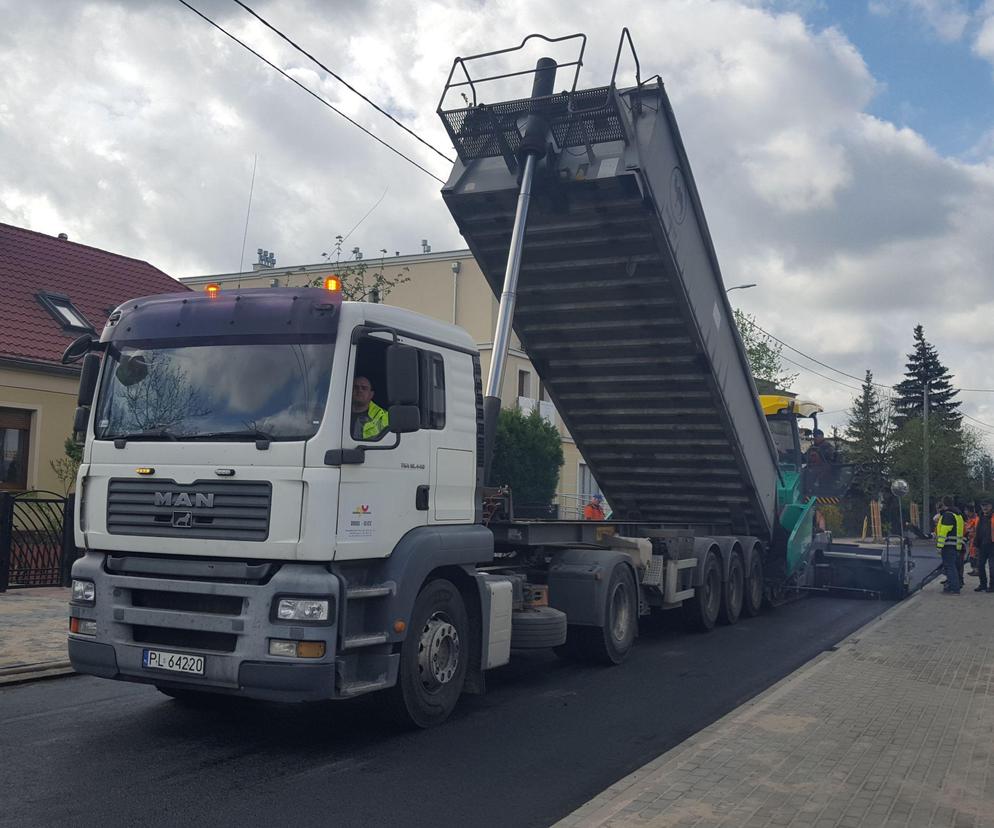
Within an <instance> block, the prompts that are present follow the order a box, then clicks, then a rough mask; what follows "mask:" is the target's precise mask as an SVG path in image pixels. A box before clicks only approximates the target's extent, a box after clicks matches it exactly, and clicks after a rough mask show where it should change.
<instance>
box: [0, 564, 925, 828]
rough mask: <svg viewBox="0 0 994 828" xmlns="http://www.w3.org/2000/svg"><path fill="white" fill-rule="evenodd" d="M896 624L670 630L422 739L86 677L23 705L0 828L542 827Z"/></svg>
mask: <svg viewBox="0 0 994 828" xmlns="http://www.w3.org/2000/svg"><path fill="white" fill-rule="evenodd" d="M931 561H934V559H931V560H930V561H928V562H929V563H930V562H931ZM925 563H926V561H923V564H925ZM929 568H930V566H927V565H920V566H919V568H918V570H917V573H916V574H917V575H918V577H919V578H920V577H921V576H923V575H924V574H925V572H926V570H928V569H929ZM888 606H890V604H889V603H888V602H884V601H874V600H865V599H863V600H861V599H852V598H848V599H847V598H834V597H822V596H818V597H809V598H806V599H803V600H799V601H796V602H793V603H791V604H788V605H786V606H783V607H780V608H779V609H776V610H773V611H768V612H766V613H765V614H764V615H762V616H760V617H759V618H754V619H749V620H745V621H742V622H740V623H739V624H738V625H736V626H733V627H719V628H718V629H716V630H715V631H714V632H712V633H710V634H705V635H702V634H694V633H688V632H684V631H683V630H682V629H681V627H680V625H679V624H678V623H675V615H676V614H675V613H673V614H667V616H664V619H663V621H661V622H659V623H656V624H654V625H653V626H652V628H651V629H649V630H647V631H644V632H643V634H642V636H641V638H640V639H639V641H638V642H637V644H636V646H635V648H634V650H633V651H632V653H631V655H630V657H629V659H628V661H627V662H626V663H625V664H624V665H622V666H621V667H614V668H604V667H592V666H578V665H574V664H567V663H563V662H560V661H558V660H557V659H556V657H555V656H554V655H552V654H551V653H547V652H537V653H532V654H529V655H525V656H518V657H516V658H515V659H513V660H512V663H511V664H510V665H508V666H506V667H503V668H500V669H498V670H496V671H492V672H491V673H488V684H489V688H488V693H487V694H486V695H485V696H482V697H481V696H464V697H463V700H462V703H461V704H460V706H459V708H458V709H457V711H456V713H455V714H454V716H453V717H452V719H450V721H449V722H447V723H446V724H445V725H443V726H442V727H439V728H436V729H434V730H431V731H421V732H414V733H411V732H399V731H397V730H396V728H395V727H393V726H392V725H390V724H388V723H387V722H384V721H382V720H381V718H380V715H379V711H378V707H377V700H376V698H375V696H374V697H369V698H365V699H358V700H356V701H354V702H347V703H327V704H309V705H292V706H291V705H287V706H281V705H275V704H264V703H255V702H240V701H234V702H230V703H228V704H227V705H225V706H222V707H220V708H218V709H215V710H209V711H198V710H190V709H187V708H184V707H182V706H181V705H180V704H178V703H177V702H174V701H171V700H169V699H167V698H166V697H164V696H162V695H160V694H159V693H158V692H157V691H156V690H155V689H154V688H151V687H146V686H142V685H133V684H124V683H117V682H109V681H104V680H100V679H96V678H92V677H82V676H76V677H70V678H62V679H57V680H51V681H43V682H38V683H35V684H28V685H22V686H15V687H10V688H8V689H5V690H0V756H2V757H3V763H2V772H0V803H2V804H0V824H3V825H16V826H30V825H54V824H60V825H94V824H102V825H106V826H116V825H194V826H198V825H205V826H206V825H210V826H215V825H243V826H244V825H260V824H275V825H294V824H296V825H317V824H323V825H330V826H354V825H390V826H433V828H435V827H436V826H466V825H473V826H547V825H549V824H551V823H552V822H555V821H556V820H557V819H558V818H560V817H562V816H564V815H566V814H567V813H569V812H570V811H572V810H573V809H575V808H576V807H578V806H580V805H581V804H583V803H584V802H586V801H587V800H589V799H590V798H592V797H593V796H595V795H596V794H597V793H599V792H600V791H601V790H603V789H604V788H605V787H607V786H608V785H610V784H612V783H613V782H615V781H616V780H618V779H619V778H621V777H623V776H625V775H626V774H628V773H630V772H631V771H633V770H635V769H636V768H638V767H640V766H641V765H643V764H645V763H646V762H648V761H649V760H651V759H653V758H655V757H656V756H658V755H659V754H661V753H663V752H664V751H666V750H668V749H669V748H671V747H673V746H674V745H677V744H679V743H680V742H681V741H682V740H684V739H686V738H687V737H688V736H690V735H691V734H693V733H695V732H696V731H698V730H700V729H701V728H703V727H705V726H706V725H708V724H709V723H711V722H712V721H714V720H715V719H717V718H719V717H720V716H722V715H723V714H725V713H727V712H729V711H730V710H732V709H734V708H735V707H737V706H738V705H740V704H741V703H743V702H744V701H746V700H747V699H749V698H750V697H752V696H754V695H755V694H757V693H759V692H761V691H762V690H764V689H765V688H767V687H769V686H770V685H771V684H773V683H774V682H776V681H777V680H778V679H780V678H781V677H783V676H785V675H787V674H789V673H790V672H792V671H793V670H794V669H796V668H797V667H799V666H800V665H802V664H803V663H804V662H806V661H808V660H809V659H811V658H812V657H814V656H816V655H817V654H818V653H819V652H821V651H823V650H825V649H827V648H830V647H832V646H833V645H835V644H836V643H837V642H839V641H840V640H841V639H843V638H844V637H845V636H846V635H848V634H849V633H851V632H853V631H854V630H856V629H857V628H859V627H860V626H862V625H863V624H865V623H866V622H868V621H869V620H871V619H872V618H874V617H875V616H877V615H878V614H880V613H881V612H883V611H884V610H885V609H887V607H888ZM667 618H671V619H673V620H666V619H667Z"/></svg>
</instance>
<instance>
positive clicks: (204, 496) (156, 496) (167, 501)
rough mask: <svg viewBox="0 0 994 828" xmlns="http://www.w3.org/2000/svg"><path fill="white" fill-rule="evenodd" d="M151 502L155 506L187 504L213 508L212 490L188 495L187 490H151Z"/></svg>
mask: <svg viewBox="0 0 994 828" xmlns="http://www.w3.org/2000/svg"><path fill="white" fill-rule="evenodd" d="M153 503H154V505H155V506H188V507H193V508H197V509H213V508H214V493H213V492H206V493H205V492H194V494H193V497H190V493H189V492H175V493H174V492H153Z"/></svg>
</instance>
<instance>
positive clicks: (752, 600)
mask: <svg viewBox="0 0 994 828" xmlns="http://www.w3.org/2000/svg"><path fill="white" fill-rule="evenodd" d="M762 610H763V561H762V559H761V558H760V556H759V553H758V552H756V551H753V553H752V558H751V560H750V561H749V570H748V572H746V576H745V591H744V594H743V596H742V614H743V615H744V616H746V617H747V618H755V617H756V616H757V615H759V613H760V612H762Z"/></svg>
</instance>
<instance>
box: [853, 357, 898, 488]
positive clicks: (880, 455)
mask: <svg viewBox="0 0 994 828" xmlns="http://www.w3.org/2000/svg"><path fill="white" fill-rule="evenodd" d="M891 432H892V429H891V423H890V410H889V403H886V402H883V401H881V399H880V394H879V393H878V392H877V388H876V386H875V385H874V383H873V373H872V372H871V371H870V370H869V369H867V371H866V378H865V379H864V380H863V387H862V389H861V390H860V394H859V396H858V397H857V398H856V399H855V400H853V404H852V408H851V409H849V419H848V421H847V422H846V441H847V443H848V446H847V448H846V454H847V455H848V459H849V460H850V461H851V462H853V463H856V464H857V466H858V467H859V474H858V478H857V482H856V483H855V484H854V488H856V489H857V490H858V491H859V492H860V494H862V495H863V496H864V497H876V495H877V494H878V493H879V492H880V491H881V489H882V488H883V475H884V473H885V471H886V469H887V466H888V460H889V455H890V443H891Z"/></svg>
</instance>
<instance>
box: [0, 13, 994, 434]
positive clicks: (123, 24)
mask: <svg viewBox="0 0 994 828" xmlns="http://www.w3.org/2000/svg"><path fill="white" fill-rule="evenodd" d="M189 2H190V3H191V4H192V5H194V6H195V7H197V8H198V9H200V10H201V11H202V12H203V13H204V14H206V15H208V16H210V17H211V18H213V19H215V20H216V21H217V22H218V23H220V24H221V25H222V26H224V27H225V28H226V29H228V30H229V31H231V32H232V33H233V34H235V35H237V36H238V37H239V38H241V39H243V40H244V41H245V42H246V43H248V44H249V45H251V46H252V47H253V48H254V49H256V50H257V51H258V52H260V53H261V54H262V55H264V56H265V57H266V58H267V59H269V60H270V61H272V62H273V63H275V64H276V65H278V66H279V67H281V68H283V69H284V70H285V71H286V72H288V73H289V74H291V75H292V76H293V77H294V78H295V79H297V80H298V81H300V83H302V84H304V85H305V86H307V87H308V88H310V89H312V90H314V91H315V92H316V93H317V94H319V95H321V96H322V97H325V98H326V99H327V100H328V101H330V102H331V103H333V104H334V105H335V106H336V107H338V108H339V109H341V110H342V111H343V112H344V113H346V114H348V115H349V116H350V117H353V118H354V119H355V120H357V121H358V122H359V123H361V124H362V125H363V126H365V127H367V128H368V129H369V130H370V131H372V132H374V133H375V134H376V135H378V136H380V137H382V138H383V139H384V140H386V141H387V142H389V143H390V144H392V145H393V146H395V147H396V148H397V149H398V150H400V151H401V152H403V153H405V154H406V155H408V156H410V157H411V159H413V160H415V161H417V163H419V164H421V165H422V166H423V167H425V168H426V169H427V170H429V171H430V172H432V173H434V174H435V175H437V176H439V177H441V178H445V177H446V175H447V173H448V169H449V165H448V164H447V162H445V161H444V160H443V159H441V158H440V157H438V155H436V154H434V153H433V152H432V151H431V150H430V149H428V148H426V147H424V146H423V145H421V144H419V143H418V142H416V141H415V140H414V139H413V138H411V137H410V136H408V135H407V134H405V133H404V132H402V131H401V130H400V129H399V128H397V127H396V126H395V125H393V124H391V123H390V122H389V121H387V120H386V119H385V118H384V117H383V116H382V115H379V114H378V113H376V112H375V111H374V110H372V109H371V108H370V107H369V106H368V105H367V104H365V103H364V102H363V101H361V100H360V99H359V98H357V97H356V96H355V95H353V94H351V93H350V92H349V91H348V90H347V89H345V88H344V87H343V86H342V85H341V84H339V83H338V82H337V81H335V80H334V79H333V78H331V77H330V76H328V75H327V74H326V73H324V72H323V71H321V70H320V69H318V68H317V67H316V66H314V64H312V63H311V62H310V61H309V60H308V59H307V58H306V57H304V56H303V55H301V54H300V53H299V52H296V51H294V50H293V49H292V47H290V46H289V45H288V44H287V43H285V42H284V41H282V40H280V39H279V38H278V37H277V36H276V35H275V34H273V33H272V32H271V31H269V30H268V29H266V28H265V27H264V26H263V25H262V24H261V23H260V22H258V21H257V20H255V19H254V18H252V17H251V16H250V15H249V14H248V13H247V12H245V11H244V10H243V9H241V8H239V7H238V6H237V5H236V4H235V3H234V2H231V0H189ZM248 5H250V6H252V7H253V8H255V10H256V11H258V12H259V14H261V15H262V16H264V17H265V18H267V19H268V20H269V21H270V22H271V23H272V24H273V25H275V26H276V27H278V28H279V29H281V30H282V31H283V32H285V33H286V34H287V35H289V36H290V37H291V38H293V39H295V40H296V41H297V42H299V43H300V44H301V45H302V46H304V47H305V48H306V49H308V50H309V51H310V52H312V54H314V55H315V56H316V57H318V58H319V59H320V60H321V61H322V62H323V63H325V64H326V65H327V66H328V67H329V68H331V69H332V70H334V71H335V72H336V73H338V74H340V75H341V76H342V77H343V78H344V79H346V80H347V81H349V82H350V83H351V84H353V85H354V86H356V87H357V88H359V89H361V90H362V91H364V92H365V93H366V94H367V95H368V96H369V97H370V98H372V99H373V100H375V101H376V102H377V103H379V104H380V105H381V106H383V107H384V108H386V109H388V110H389V111H390V112H391V113H392V114H394V115H395V116H396V117H397V118H398V119H400V120H402V121H403V122H404V123H406V124H407V125H409V126H410V127H411V128H412V129H414V130H415V131H417V132H418V133H419V134H421V135H422V136H423V137H424V138H425V139H426V140H427V141H428V142H429V143H431V144H433V145H435V146H436V147H439V148H441V149H442V150H443V152H445V153H447V154H451V151H450V147H449V145H448V143H447V141H446V138H445V134H444V131H443V130H442V128H441V125H440V124H439V123H438V120H437V116H436V115H435V107H436V104H437V101H438V96H439V94H440V91H441V88H442V86H443V84H444V81H445V78H446V76H447V74H448V71H449V68H450V66H451V62H452V59H453V57H455V56H456V55H459V54H462V55H466V54H472V53H476V52H480V51H487V50H490V49H494V48H500V47H504V46H510V45H514V44H515V43H517V42H518V41H520V39H521V38H522V37H523V36H524V35H526V34H528V33H530V32H534V31H538V32H543V33H546V34H550V35H559V34H568V33H571V32H574V31H585V32H587V33H588V35H589V36H590V38H591V40H590V42H589V45H588V55H587V60H586V65H585V66H584V68H583V74H582V76H581V84H580V85H581V86H583V85H587V86H596V85H600V84H603V83H605V82H606V81H607V79H608V77H609V74H610V68H611V62H612V61H613V57H614V49H615V47H616V44H617V37H618V34H619V33H620V28H621V26H623V25H627V26H628V27H629V28H630V29H631V30H632V32H633V36H634V39H635V44H636V47H637V48H638V51H639V57H640V60H641V64H642V67H643V72H644V74H647V75H648V74H654V73H657V72H658V73H659V74H660V75H661V76H662V77H663V80H664V81H665V83H666V86H667V90H668V92H669V95H670V98H671V100H672V102H673V106H674V109H675V111H676V114H677V118H678V119H679V122H680V126H681V131H682V133H683V138H684V143H685V144H686V146H687V149H688V152H689V155H690V159H691V163H692V165H693V168H694V173H695V176H696V179H697V184H698V188H699V190H700V192H701V196H702V199H703V202H704V209H705V212H706V214H707V216H708V221H709V223H710V227H711V231H712V234H713V236H714V240H715V244H716V247H717V251H718V258H719V260H720V262H721V266H722V270H723V273H724V278H725V282H726V284H727V285H736V284H741V283H747V282H755V283H757V285H758V286H757V287H755V288H752V289H750V290H747V291H737V292H735V293H733V294H732V298H733V299H735V301H736V302H737V303H738V304H739V305H740V306H741V307H742V308H743V309H744V310H746V311H748V312H750V313H754V314H756V316H757V319H758V321H759V323H760V324H761V325H762V326H763V327H764V328H765V329H766V330H768V331H771V332H772V333H774V334H776V335H777V336H779V337H780V338H781V339H783V340H785V341H786V342H788V343H790V345H792V346H794V347H795V348H797V349H799V350H800V351H802V352H804V353H806V354H809V355H811V356H813V357H815V358H817V359H818V360H820V361H821V362H824V363H826V364H828V365H830V366H833V367H835V368H838V369H841V370H842V371H844V372H847V373H849V374H852V375H855V376H862V374H863V371H864V369H865V368H868V367H869V368H871V369H873V371H874V372H875V374H876V376H877V379H878V380H879V381H881V382H884V383H892V382H895V381H897V380H899V379H900V378H901V372H902V370H903V362H904V356H905V354H906V352H907V351H908V350H909V348H910V346H911V331H912V328H913V326H914V325H915V324H916V323H918V322H921V323H923V324H924V325H925V331H926V335H927V337H928V339H929V340H930V341H932V342H933V343H934V344H935V345H936V346H937V348H938V349H939V353H940V356H941V357H942V359H943V360H944V362H945V363H946V364H947V365H948V366H949V368H950V369H951V370H952V371H953V372H954V374H955V377H956V381H957V382H958V383H959V384H960V385H961V386H962V387H964V388H972V389H994V360H992V359H991V354H992V351H994V278H992V265H994V0H711V1H709V0H652V2H646V0H639V2H633V1H632V0H613V2H612V3H610V4H608V3H604V2H602V0H546V1H545V2H542V3H535V2H524V0H500V2H471V1H470V0H451V1H450V2H437V1H436V0H416V1H415V0H411V2H401V1H400V0H397V1H396V2H391V1H390V0H383V1H382V2H362V0H347V1H346V0H324V1H323V2H322V1H321V0H254V2H248ZM0 20H2V21H3V25H2V26H0V170H2V175H0V221H3V222H7V223H11V224H15V225H19V226H23V227H28V228H31V229H33V230H38V231H41V232H45V233H52V234H57V233H59V232H66V233H68V234H69V237H70V238H71V239H72V240H74V241H79V242H82V243H85V244H90V245H94V246H97V247H101V248H105V249H107V250H111V251H114V252H118V253H122V254H126V255H129V256H135V257H138V258H142V259H145V260H147V261H149V262H151V263H152V264H154V265H156V266H158V267H160V268H162V269H163V270H165V271H166V272H168V273H170V274H172V275H174V276H188V275H197V274H203V273H219V272H231V271H235V270H237V269H238V267H239V264H240V261H241V259H242V242H243V234H244V232H245V218H246V208H247V204H248V195H249V186H250V182H251V179H252V170H253V165H254V164H256V163H257V169H256V176H255V185H254V195H253V200H252V208H251V220H250V223H249V226H248V234H247V241H246V245H245V253H244V256H245V266H246V267H248V265H249V264H251V262H253V261H254V260H255V250H256V249H257V248H260V247H262V248H266V249H269V250H272V251H275V253H276V256H277V263H278V264H281V265H289V264H304V263H313V262H317V261H320V259H321V254H322V252H325V251H329V250H330V249H331V247H332V245H333V240H334V237H335V235H336V234H343V235H344V234H347V233H350V231H351V235H350V237H349V239H348V242H347V247H348V248H351V247H352V246H359V247H360V248H362V250H363V251H364V252H365V254H366V255H367V257H368V256H371V255H374V254H376V253H377V252H378V251H379V250H381V249H387V250H388V251H390V252H391V253H392V252H393V251H395V250H397V251H400V252H402V253H413V252H419V251H420V249H421V247H420V242H421V239H423V238H427V239H428V240H429V242H430V243H431V245H432V248H433V250H435V251H440V250H446V249H454V248H460V247H463V246H464V245H463V244H462V241H461V239H460V237H459V235H458V233H457V231H456V230H455V227H454V225H453V223H452V221H451V219H450V218H449V216H448V214H447V212H446V210H445V208H444V206H443V204H442V202H441V198H440V197H439V194H438V191H439V186H440V185H439V184H438V182H437V181H435V180H434V179H433V178H431V177H430V176H429V175H427V174H426V173H424V172H422V171H421V170H418V169H417V168H416V167H414V166H412V165H411V164H409V163H407V162H406V161H404V160H403V159H401V158H399V157H398V156H397V155H395V154H393V153H391V152H390V151H389V150H387V149H386V148H384V147H383V146H381V145H380V144H377V143H375V142H374V141H373V140H371V139H370V138H369V137H368V136H367V135H364V134H363V133H362V132H361V131H359V130H358V129H357V128H356V127H354V126H352V125H350V124H349V123H348V122H347V121H345V120H344V119H343V118H341V117H339V116H338V115H336V114H334V113H333V112H332V111H331V110H329V109H328V108H326V107H325V106H323V105H322V104H321V103H319V102H318V101H317V100H315V99H314V98H313V97H311V96H309V95H308V94H307V93H306V92H304V91H302V90H301V89H300V88H298V87H296V86H294V85H293V84H292V83H290V82H289V81H288V80H287V79H286V78H284V77H281V76H280V75H279V74H278V73H276V72H275V71H273V69H271V68H270V67H268V66H266V65H265V64H264V63H262V62H261V61H260V60H259V59H258V58H256V57H254V56H253V55H251V54H250V53H248V52H247V51H245V50H244V49H243V48H242V47H241V46H239V45H237V44H236V43H234V42H232V41H231V40H229V39H227V38H226V37H225V36H224V35H223V34H221V33H220V32H218V31H217V30H216V29H214V28H212V27H211V26H210V25H209V24H208V23H206V22H204V20H202V19H200V18H199V17H197V16H196V15H195V14H193V13H192V12H191V11H189V10H188V9H186V8H184V7H183V6H182V5H181V4H180V3H178V2H176V1H175V0H117V1H116V2H113V1H112V0H102V1H94V2H84V0H37V2H33V3H24V2H21V0H0ZM256 159H257V162H256ZM377 202H379V203H378V206H376V208H375V209H374V210H373V211H372V213H370V214H369V215H368V217H366V218H365V219H364V220H363V217H364V216H365V215H366V214H367V212H368V211H369V210H370V208H372V207H373V206H374V205H375V204H377ZM360 221H361V223H360ZM357 224H358V225H359V226H358V227H356V225H357ZM353 228H355V229H353ZM785 356H788V357H789V358H791V359H794V360H796V361H797V362H798V363H801V364H802V365H804V366H805V367H804V368H803V369H802V368H798V369H796V370H798V371H799V372H800V374H801V376H800V378H799V379H798V381H797V383H796V385H795V390H798V391H800V392H801V393H803V394H804V395H806V396H811V397H813V398H815V399H818V400H819V401H822V402H823V404H824V405H825V408H826V409H827V410H828V411H833V412H835V411H837V412H841V410H843V409H845V408H846V407H847V406H848V404H849V402H850V399H851V396H852V393H853V392H852V390H850V388H849V387H847V386H856V385H857V383H856V382H854V381H853V380H851V379H849V378H847V377H845V376H843V375H841V374H839V373H836V372H834V371H832V370H828V369H826V368H824V367H821V366H819V365H817V364H813V363H811V362H810V361H809V360H807V359H805V358H804V357H801V356H800V355H798V354H797V353H794V352H791V351H785ZM811 369H813V370H814V371H817V372H818V373H821V374H824V375H825V376H826V377H829V378H830V379H826V378H823V377H821V376H818V375H817V374H816V373H812V370H811ZM962 399H963V403H964V406H963V407H964V411H965V412H966V413H967V414H969V415H971V416H972V417H974V418H976V419H977V420H979V421H982V422H983V423H984V424H986V425H984V426H981V425H977V423H976V422H973V421H971V422H973V424H974V425H977V428H978V429H979V430H981V431H982V432H983V433H984V434H985V436H986V439H987V442H988V444H990V445H992V446H994V393H983V392H974V391H971V392H964V393H963V394H962ZM826 419H827V421H828V422H829V423H830V424H831V423H840V424H841V423H842V422H843V421H844V414H843V413H838V414H831V415H829V416H828V417H827V418H826Z"/></svg>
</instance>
